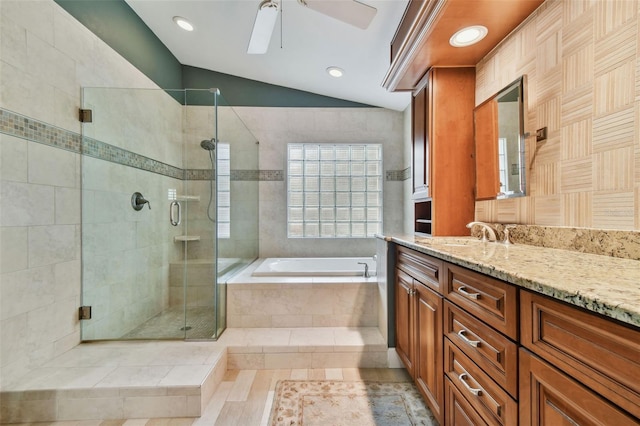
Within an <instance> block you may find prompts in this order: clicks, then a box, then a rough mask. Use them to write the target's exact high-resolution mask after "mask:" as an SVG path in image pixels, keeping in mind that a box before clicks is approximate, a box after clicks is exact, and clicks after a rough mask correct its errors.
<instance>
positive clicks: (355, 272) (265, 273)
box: [251, 257, 376, 277]
mask: <svg viewBox="0 0 640 426" xmlns="http://www.w3.org/2000/svg"><path fill="white" fill-rule="evenodd" d="M359 262H364V263H366V264H367V265H368V267H369V276H371V277H373V276H375V275H376V261H375V260H374V259H373V258H372V257H300V258H297V257H292V258H276V257H273V258H267V259H265V260H264V261H263V262H262V264H260V265H259V266H258V267H257V268H256V269H255V270H254V271H253V273H252V274H251V275H253V276H254V277H357V276H363V275H364V265H360V264H358V263H359Z"/></svg>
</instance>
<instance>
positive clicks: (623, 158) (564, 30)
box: [476, 0, 640, 230]
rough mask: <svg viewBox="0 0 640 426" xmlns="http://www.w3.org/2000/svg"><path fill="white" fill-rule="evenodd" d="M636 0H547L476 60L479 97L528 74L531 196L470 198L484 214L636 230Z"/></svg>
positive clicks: (639, 211) (639, 93)
mask: <svg viewBox="0 0 640 426" xmlns="http://www.w3.org/2000/svg"><path fill="white" fill-rule="evenodd" d="M639 7H640V3H639V2H638V1H636V0H606V1H561V0H547V2H546V3H544V4H543V5H542V6H541V7H540V8H539V9H538V10H537V11H536V12H535V13H534V15H533V16H532V17H531V18H530V19H529V20H528V21H527V22H526V23H525V24H524V25H522V26H521V27H520V28H519V29H518V30H517V31H515V32H514V33H512V34H511V35H510V36H509V37H508V38H507V39H506V40H505V41H503V43H502V44H501V45H500V46H499V47H498V48H497V49H496V50H495V51H493V52H492V53H491V54H490V55H489V56H487V57H486V58H484V59H483V60H482V61H481V62H480V63H479V64H478V65H477V71H476V75H477V80H476V104H480V103H481V102H483V101H484V100H485V99H487V98H488V97H489V96H491V95H493V94H494V93H496V92H497V91H499V90H500V89H501V88H502V87H504V86H506V85H507V84H509V83H510V82H511V81H513V80H515V79H516V78H517V77H519V76H521V75H523V74H525V75H526V76H527V80H528V87H527V89H526V90H527V93H526V96H525V97H526V99H527V109H528V114H527V117H526V122H525V130H526V131H528V132H530V133H532V134H535V130H536V129H539V128H542V127H547V128H548V139H547V141H546V142H544V143H540V144H538V145H537V146H536V143H535V137H531V138H529V139H528V141H527V150H528V155H527V172H528V176H527V177H528V182H529V186H528V191H529V196H527V197H524V198H516V199H508V200H499V201H482V202H477V203H476V219H478V220H484V221H489V222H503V223H506V222H512V223H522V224H537V225H552V226H553V225H556V226H571V227H589V228H600V229H617V230H640V138H639V137H638V131H639V130H640V115H639V112H640V68H638V64H640V53H639V50H638V49H639V46H638V24H639V22H638V16H639V12H638V8H639Z"/></svg>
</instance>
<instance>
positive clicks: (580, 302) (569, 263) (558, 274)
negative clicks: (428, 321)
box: [384, 235, 640, 327]
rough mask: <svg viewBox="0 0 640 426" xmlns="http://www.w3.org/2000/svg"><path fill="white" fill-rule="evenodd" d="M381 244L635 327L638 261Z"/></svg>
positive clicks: (520, 247)
mask: <svg viewBox="0 0 640 426" xmlns="http://www.w3.org/2000/svg"><path fill="white" fill-rule="evenodd" d="M384 239H385V240H387V241H392V242H394V243H396V244H399V245H402V246H405V247H408V248H411V249H414V250H417V251H419V252H422V253H425V254H428V255H431V256H434V257H437V258H439V259H442V260H445V261H448V262H451V263H454V264H456V265H460V266H463V267H466V268H469V269H472V270H474V271H478V272H481V273H483V274H486V275H489V276H492V277H494V278H498V279H500V280H503V281H507V282H509V283H512V284H515V285H518V286H520V287H523V288H527V289H530V290H533V291H535V292H538V293H542V294H546V295H548V296H551V297H554V298H556V299H559V300H562V301H565V302H568V303H570V304H572V305H576V306H580V307H582V308H586V309H588V310H590V311H593V312H597V313H599V314H602V315H605V316H607V317H610V318H615V319H617V320H619V321H622V322H624V323H627V324H630V325H633V326H635V327H640V261H638V260H632V259H621V258H617V257H610V256H603V255H597V254H587V253H579V252H575V251H570V250H561V249H553V248H544V247H536V246H530V245H524V244H512V245H504V244H502V243H495V242H481V241H479V240H478V239H476V238H472V237H433V238H431V237H419V236H413V235H401V236H385V237H384Z"/></svg>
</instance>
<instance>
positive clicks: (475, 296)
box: [458, 286, 480, 300]
mask: <svg viewBox="0 0 640 426" xmlns="http://www.w3.org/2000/svg"><path fill="white" fill-rule="evenodd" d="M458 293H460V294H461V295H463V296H464V297H466V298H468V299H474V300H477V299H479V298H480V293H469V292H468V291H466V290H465V286H460V287H458Z"/></svg>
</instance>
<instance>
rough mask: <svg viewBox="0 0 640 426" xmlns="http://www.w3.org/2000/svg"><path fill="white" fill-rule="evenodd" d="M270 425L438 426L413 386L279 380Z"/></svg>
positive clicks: (410, 384)
mask: <svg viewBox="0 0 640 426" xmlns="http://www.w3.org/2000/svg"><path fill="white" fill-rule="evenodd" d="M269 424H270V425H271V426H285V425H286V426H294V425H295V426H320V425H322V426H327V425H333V426H343V425H344V426H355V425H358V426H368V425H371V426H374V425H375V426H401V425H402V426H404V425H407V426H413V425H425V426H430V425H437V424H438V423H437V422H436V421H435V419H434V418H433V416H432V414H431V412H430V411H429V409H428V408H426V406H425V405H424V402H423V400H422V397H421V396H420V394H419V393H418V390H417V389H416V387H415V386H414V385H413V383H386V382H385V383H380V382H343V381H334V380H316V381H307V380H281V381H279V382H278V383H277V385H276V389H275V393H274V401H273V408H272V409H271V418H270V420H269Z"/></svg>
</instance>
